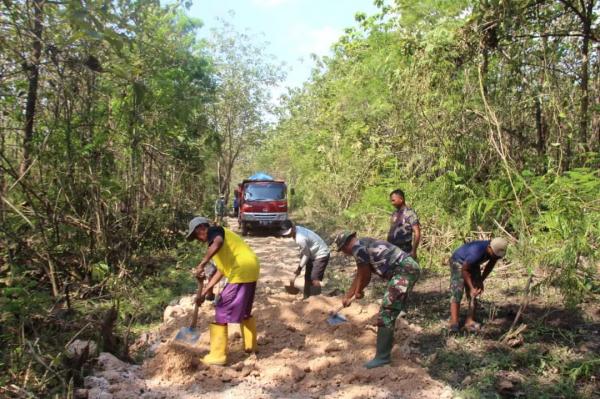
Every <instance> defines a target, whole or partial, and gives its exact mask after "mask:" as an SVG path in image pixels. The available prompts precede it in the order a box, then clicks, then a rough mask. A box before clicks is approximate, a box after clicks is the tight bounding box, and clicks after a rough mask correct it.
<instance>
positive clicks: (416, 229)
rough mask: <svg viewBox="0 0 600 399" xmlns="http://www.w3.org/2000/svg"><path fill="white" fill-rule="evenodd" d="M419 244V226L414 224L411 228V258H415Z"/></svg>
mask: <svg viewBox="0 0 600 399" xmlns="http://www.w3.org/2000/svg"><path fill="white" fill-rule="evenodd" d="M420 242H421V226H420V225H418V224H415V225H414V226H413V236H412V252H411V253H410V256H412V257H413V258H416V257H417V248H418V247H419V243H420Z"/></svg>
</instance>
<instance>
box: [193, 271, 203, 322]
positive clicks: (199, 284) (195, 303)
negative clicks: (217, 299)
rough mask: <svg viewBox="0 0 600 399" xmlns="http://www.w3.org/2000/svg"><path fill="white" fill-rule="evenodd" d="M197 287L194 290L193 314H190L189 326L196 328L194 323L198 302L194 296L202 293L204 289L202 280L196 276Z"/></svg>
mask: <svg viewBox="0 0 600 399" xmlns="http://www.w3.org/2000/svg"><path fill="white" fill-rule="evenodd" d="M197 280H198V289H197V290H196V297H194V314H193V315H192V323H191V324H190V328H196V324H197V323H198V302H197V301H196V298H197V297H198V296H200V295H202V290H203V289H204V280H203V279H201V278H198V279H197Z"/></svg>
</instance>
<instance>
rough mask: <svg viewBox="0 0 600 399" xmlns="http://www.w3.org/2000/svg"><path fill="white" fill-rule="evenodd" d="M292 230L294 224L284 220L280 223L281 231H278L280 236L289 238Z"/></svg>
mask: <svg viewBox="0 0 600 399" xmlns="http://www.w3.org/2000/svg"><path fill="white" fill-rule="evenodd" d="M293 228H294V223H292V221H291V220H289V219H288V220H284V221H283V223H281V230H280V231H279V234H281V235H282V236H289V235H290V234H292V229H293Z"/></svg>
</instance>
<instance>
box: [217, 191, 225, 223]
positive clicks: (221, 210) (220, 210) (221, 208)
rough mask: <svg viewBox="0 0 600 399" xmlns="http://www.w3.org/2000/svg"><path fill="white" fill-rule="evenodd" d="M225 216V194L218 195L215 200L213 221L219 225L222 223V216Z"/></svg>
mask: <svg viewBox="0 0 600 399" xmlns="http://www.w3.org/2000/svg"><path fill="white" fill-rule="evenodd" d="M224 217H225V196H224V195H223V194H221V195H219V198H217V200H216V201H215V223H216V224H218V225H219V226H221V225H222V224H223V218H224Z"/></svg>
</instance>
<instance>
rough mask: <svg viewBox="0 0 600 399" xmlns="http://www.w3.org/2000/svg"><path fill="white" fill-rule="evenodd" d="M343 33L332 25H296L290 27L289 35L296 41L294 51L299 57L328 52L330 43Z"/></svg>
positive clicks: (320, 54)
mask: <svg viewBox="0 0 600 399" xmlns="http://www.w3.org/2000/svg"><path fill="white" fill-rule="evenodd" d="M342 34H343V32H342V31H341V30H340V29H336V28H334V27H332V26H323V27H320V28H309V27H307V26H301V25H296V26H293V27H292V28H291V31H290V37H291V38H292V40H293V42H294V43H296V51H297V52H298V53H300V54H299V56H300V57H305V56H308V55H309V54H313V53H314V54H316V55H319V56H322V55H325V54H327V53H328V52H329V49H330V48H331V45H332V44H333V43H335V42H336V41H337V40H338V39H339V37H340V36H341V35H342Z"/></svg>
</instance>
